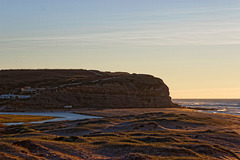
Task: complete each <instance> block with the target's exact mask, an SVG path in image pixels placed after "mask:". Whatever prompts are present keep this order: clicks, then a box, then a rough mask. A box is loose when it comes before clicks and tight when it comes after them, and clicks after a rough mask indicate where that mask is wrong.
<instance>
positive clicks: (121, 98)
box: [13, 74, 179, 109]
mask: <svg viewBox="0 0 240 160" xmlns="http://www.w3.org/2000/svg"><path fill="white" fill-rule="evenodd" d="M16 103H17V104H16ZM16 103H15V104H13V106H19V107H21V106H22V107H23V106H24V108H31V109H61V108H63V106H65V105H72V106H73V109H77V108H141V107H167V108H168V107H179V106H178V105H176V104H174V103H172V101H171V97H170V96H169V89H168V87H167V85H166V84H165V83H164V82H163V81H162V80H161V79H160V78H156V77H153V76H151V75H144V74H122V75H118V76H116V77H115V76H112V77H110V78H105V79H101V78H99V79H98V80H94V81H92V80H91V81H90V80H88V81H85V82H84V83H82V84H79V85H73V86H71V85H65V87H58V88H56V89H51V90H48V91H44V92H42V93H41V94H38V95H36V96H35V97H33V98H32V99H30V100H26V101H24V102H21V103H19V102H16Z"/></svg>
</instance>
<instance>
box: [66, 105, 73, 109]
mask: <svg viewBox="0 0 240 160" xmlns="http://www.w3.org/2000/svg"><path fill="white" fill-rule="evenodd" d="M71 108H72V106H71V105H69V106H64V109H71Z"/></svg>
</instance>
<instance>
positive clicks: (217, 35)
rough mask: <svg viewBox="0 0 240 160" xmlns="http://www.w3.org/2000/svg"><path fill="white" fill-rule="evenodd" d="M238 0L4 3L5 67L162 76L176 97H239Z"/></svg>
mask: <svg viewBox="0 0 240 160" xmlns="http://www.w3.org/2000/svg"><path fill="white" fill-rule="evenodd" d="M239 61H240V1H239V0H0V69H42V68H76V69H96V70H101V71H113V72H114V71H123V72H129V73H143V74H151V75H154V76H156V77H160V78H161V79H163V80H164V82H165V83H166V84H167V85H168V86H169V88H170V94H171V97H172V98H240V74H239V73H240V72H239V70H240V63H239Z"/></svg>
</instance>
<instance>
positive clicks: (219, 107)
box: [173, 99, 240, 115]
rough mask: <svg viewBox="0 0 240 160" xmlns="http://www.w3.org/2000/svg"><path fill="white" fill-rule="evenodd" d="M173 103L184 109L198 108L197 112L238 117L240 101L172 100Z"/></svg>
mask: <svg viewBox="0 0 240 160" xmlns="http://www.w3.org/2000/svg"><path fill="white" fill-rule="evenodd" d="M173 102H174V103H177V104H179V105H180V106H184V107H191V108H200V109H199V110H198V111H203V112H208V113H224V114H233V115H240V99H173ZM201 108H203V109H213V110H201Z"/></svg>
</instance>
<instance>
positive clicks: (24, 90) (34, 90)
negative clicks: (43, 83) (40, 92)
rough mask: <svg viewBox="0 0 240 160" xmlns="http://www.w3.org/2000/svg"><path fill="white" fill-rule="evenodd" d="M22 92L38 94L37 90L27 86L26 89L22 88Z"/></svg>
mask: <svg viewBox="0 0 240 160" xmlns="http://www.w3.org/2000/svg"><path fill="white" fill-rule="evenodd" d="M21 91H22V92H36V89H34V88H32V87H31V86H25V87H24V88H21Z"/></svg>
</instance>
